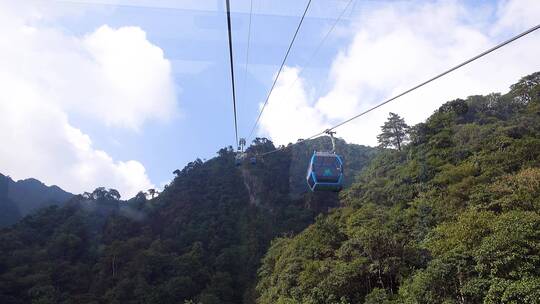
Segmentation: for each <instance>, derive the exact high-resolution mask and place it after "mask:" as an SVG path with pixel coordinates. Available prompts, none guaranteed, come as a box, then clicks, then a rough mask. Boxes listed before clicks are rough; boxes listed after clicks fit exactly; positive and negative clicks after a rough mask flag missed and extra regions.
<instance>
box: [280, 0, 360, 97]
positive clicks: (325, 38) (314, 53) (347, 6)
mask: <svg viewBox="0 0 540 304" xmlns="http://www.w3.org/2000/svg"><path fill="white" fill-rule="evenodd" d="M352 2H353V0H349V2H348V3H347V5H346V6H345V8H344V9H343V11H342V12H341V14H339V16H338V18H337V19H336V20H335V22H334V23H333V24H332V26H331V27H330V29H329V30H328V32H326V34H325V35H324V37H323V39H322V40H321V41H320V42H319V45H317V47H316V48H315V50H314V51H313V53H311V56H310V57H309V59H308V60H307V61H306V62H305V63H304V65H303V66H302V67H301V68H300V69H299V70H298V73H296V77H295V78H294V80H293V82H292V83H291V85H290V86H289V87H288V88H287V90H286V91H285V94H286V95H285V96H288V94H287V93H288V92H289V91H290V90H291V89H292V87H293V86H294V85H295V84H296V81H298V79H299V78H300V75H301V74H302V72H304V71H305V70H306V68H307V67H309V65H310V64H311V61H312V60H313V59H314V58H315V56H316V55H317V53H319V51H320V49H321V47H322V46H323V45H324V44H325V43H326V40H327V39H328V37H330V34H331V33H332V32H333V31H334V29H335V28H336V26H337V25H338V23H339V22H340V21H341V18H343V15H345V12H346V11H347V9H348V8H349V6H350V5H351V3H352ZM351 12H352V10H351Z"/></svg>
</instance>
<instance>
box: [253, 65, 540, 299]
mask: <svg viewBox="0 0 540 304" xmlns="http://www.w3.org/2000/svg"><path fill="white" fill-rule="evenodd" d="M392 120H393V121H399V119H398V117H397V116H394V115H392V116H391V117H390V120H389V122H391V121H392ZM385 129H386V130H388V129H389V128H388V125H387V124H385V126H384V127H383V134H385ZM409 135H410V139H411V142H410V144H408V145H405V146H401V147H400V145H398V144H397V141H394V143H396V144H393V145H394V146H395V148H396V149H395V150H385V151H384V152H382V153H381V154H380V155H378V156H377V157H376V158H375V159H374V160H373V162H371V164H370V165H369V166H368V168H367V169H366V170H364V171H363V173H362V174H361V175H360V176H359V178H358V181H357V182H356V183H355V184H354V185H353V186H352V187H351V188H350V189H348V190H347V191H344V192H343V194H342V196H341V199H342V202H343V204H344V205H345V206H344V207H343V208H339V209H335V210H333V211H332V212H331V213H330V214H328V215H327V216H321V217H319V218H318V219H317V221H316V223H315V224H313V225H311V226H310V227H308V228H307V229H305V230H304V231H303V232H302V233H300V234H299V235H297V236H289V237H282V238H278V239H275V240H274V241H273V242H272V246H271V248H270V249H269V251H268V252H267V253H266V255H265V257H264V260H263V265H262V267H261V268H260V269H259V273H258V276H259V281H258V285H257V291H258V293H259V298H258V303H261V304H267V303H268V304H270V303H288V304H289V303H290V304H292V303H310V304H311V303H340V304H345V303H540V302H539V301H540V214H539V211H540V73H536V74H533V75H530V76H527V77H525V78H523V79H522V80H521V81H520V82H519V83H517V84H515V85H513V86H512V87H511V91H510V92H509V93H508V94H505V95H500V94H491V95H488V96H471V97H469V98H467V99H466V100H461V99H458V100H454V101H451V102H448V103H446V104H444V105H443V106H442V107H441V108H440V109H439V110H438V111H437V112H436V113H434V114H433V115H432V116H431V117H430V118H429V119H427V121H426V122H425V123H420V124H418V125H416V126H414V127H413V128H411V129H410V131H409ZM387 142H388V141H383V143H387Z"/></svg>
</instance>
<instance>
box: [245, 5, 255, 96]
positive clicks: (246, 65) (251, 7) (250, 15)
mask: <svg viewBox="0 0 540 304" xmlns="http://www.w3.org/2000/svg"><path fill="white" fill-rule="evenodd" d="M252 16H253V0H250V1H249V24H248V36H247V50H246V64H245V69H244V82H243V86H244V87H243V88H242V92H243V95H244V96H247V94H246V90H245V89H246V82H247V75H248V65H249V46H250V43H251V17H252Z"/></svg>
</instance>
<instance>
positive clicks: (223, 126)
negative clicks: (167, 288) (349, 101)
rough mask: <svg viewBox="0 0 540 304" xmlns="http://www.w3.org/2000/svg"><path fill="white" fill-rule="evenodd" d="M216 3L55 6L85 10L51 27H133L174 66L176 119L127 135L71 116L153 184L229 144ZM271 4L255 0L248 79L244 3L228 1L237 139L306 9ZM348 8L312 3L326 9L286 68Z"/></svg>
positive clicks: (220, 15) (325, 60)
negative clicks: (131, 162)
mask: <svg viewBox="0 0 540 304" xmlns="http://www.w3.org/2000/svg"><path fill="white" fill-rule="evenodd" d="M214 2H215V3H216V4H215V5H208V7H205V5H200V6H199V7H198V6H197V5H194V7H191V8H186V9H183V8H182V4H177V5H171V6H169V5H164V6H165V7H164V8H161V7H159V6H158V7H152V4H149V3H147V4H149V5H148V6H146V5H128V4H125V5H103V4H80V3H75V4H74V3H61V5H64V6H72V7H73V6H74V7H80V6H84V7H85V8H86V10H85V13H84V15H83V16H82V17H81V16H74V17H73V16H66V17H64V18H61V19H60V20H57V21H56V22H58V24H56V26H59V27H61V28H63V29H64V30H65V31H68V32H71V33H73V34H74V35H84V34H86V33H89V32H92V31H93V30H95V29H96V28H98V27H99V26H101V25H103V24H107V25H109V26H111V27H113V28H118V27H122V26H139V27H141V28H142V29H143V30H144V31H145V32H146V33H147V37H148V40H149V41H150V42H152V43H153V44H155V45H157V46H159V47H160V48H161V49H162V50H163V51H164V56H165V58H167V59H169V60H170V61H171V62H172V66H173V75H174V80H175V83H176V85H177V88H178V106H179V109H180V112H181V113H180V115H178V116H177V117H176V118H175V119H174V120H172V121H170V122H167V123H161V122H149V123H147V124H145V126H144V128H143V129H142V130H141V132H132V131H131V130H125V129H115V128H107V127H100V125H96V124H94V123H93V121H92V120H86V121H85V118H84V117H76V118H74V119H75V120H76V121H77V126H78V127H80V128H81V129H83V130H85V132H86V133H87V134H88V135H90V137H91V138H92V139H93V142H94V145H95V146H96V147H97V148H99V149H103V150H105V151H107V153H109V154H110V155H111V156H112V157H113V158H115V159H136V160H139V161H140V162H142V163H143V164H144V165H145V167H146V169H147V172H148V175H149V176H150V179H151V180H152V181H154V182H155V183H162V182H165V181H169V180H170V179H171V177H172V171H173V170H174V169H176V168H182V167H183V166H184V165H185V164H186V163H187V162H189V161H192V160H193V159H195V158H197V157H200V158H211V157H213V156H215V152H216V151H217V150H219V149H220V148H221V147H224V146H227V145H232V144H233V142H234V132H233V120H232V117H233V116H232V104H231V103H232V99H231V84H230V74H229V73H230V72H229V61H228V60H229V57H228V56H229V55H228V48H227V43H228V40H227V39H228V37H227V31H226V19H225V10H224V5H222V4H223V3H224V2H222V1H214ZM274 2H275V1H274ZM275 4H277V2H276V3H272V6H273V7H272V8H271V9H268V7H269V6H270V2H269V1H257V0H254V8H253V9H254V14H253V15H252V37H251V43H250V58H249V61H250V64H248V74H247V76H246V73H245V62H246V52H247V39H248V37H247V35H248V24H249V1H245V0H244V1H232V8H231V9H232V12H233V14H232V22H233V42H234V46H233V48H234V52H235V53H234V60H235V72H236V85H237V95H238V115H239V117H238V119H239V132H240V135H241V136H247V133H248V132H249V130H251V127H252V126H253V123H254V121H255V117H256V115H257V113H258V103H259V102H261V101H263V100H264V98H265V97H266V94H267V92H268V89H269V87H270V86H271V81H272V76H273V74H274V73H275V72H276V71H277V69H278V68H279V66H278V65H279V63H280V62H281V60H282V58H283V56H284V53H285V50H286V48H287V47H288V43H289V41H290V39H291V37H292V35H293V32H294V30H295V28H296V26H297V24H298V22H299V18H300V14H301V13H302V11H303V10H304V8H305V2H303V1H290V2H282V3H281V4H282V5H283V7H281V8H279V7H275ZM212 6H213V8H212ZM346 6H347V2H346V1H333V0H332V1H319V3H317V1H315V3H314V4H313V7H312V10H313V11H314V12H317V11H319V10H322V9H323V7H324V8H325V10H326V9H327V11H325V12H321V13H317V14H316V15H317V17H308V18H307V19H306V21H305V23H304V25H303V27H302V31H301V33H300V34H299V37H298V40H297V42H296V44H295V47H294V50H293V51H292V52H291V54H290V56H289V60H288V61H287V64H289V65H301V64H303V63H304V62H305V61H306V60H307V59H308V57H309V56H310V55H311V54H312V53H313V50H314V49H315V47H316V45H317V44H318V43H319V41H320V40H321V38H322V37H321V36H322V33H324V30H327V29H328V27H329V26H330V25H331V24H332V23H333V22H334V18H337V16H339V14H340V13H341V11H342V10H343V9H344V8H345V7H346ZM171 7H172V8H171ZM188 7H189V6H188ZM208 9H211V10H208ZM352 9H353V5H350V6H349V8H348V12H347V14H345V18H344V19H343V21H342V22H341V23H340V25H341V26H345V25H346V24H348V23H349V16H350V15H351V14H352ZM354 9H358V7H354ZM265 10H269V11H270V12H269V13H270V14H268V13H267V12H265ZM273 14H279V15H273ZM332 37H333V38H332V39H330V40H328V42H329V43H327V44H326V45H325V47H324V48H323V49H322V50H321V51H320V52H319V53H318V54H317V55H318V56H317V57H316V58H315V60H313V68H312V69H308V70H306V71H305V73H306V74H308V73H309V74H310V76H311V77H312V79H316V78H321V77H320V76H319V77H318V75H317V74H320V73H324V72H325V71H326V70H327V69H328V67H329V65H330V63H331V59H332V57H333V56H334V55H335V53H336V52H337V50H339V48H340V46H341V47H342V46H343V45H344V44H345V43H346V41H347V37H337V35H334V36H332ZM323 85H324V84H323Z"/></svg>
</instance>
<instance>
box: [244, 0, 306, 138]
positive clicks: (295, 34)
mask: <svg viewBox="0 0 540 304" xmlns="http://www.w3.org/2000/svg"><path fill="white" fill-rule="evenodd" d="M310 4H311V0H308V3H307V5H306V9H305V10H304V13H303V14H302V18H301V19H300V22H299V23H298V26H297V27H296V31H295V32H294V35H293V38H292V40H291V43H290V44H289V47H288V49H287V52H286V53H285V57H283V61H282V62H281V66H280V67H279V70H278V73H277V75H276V77H275V78H274V82H273V83H272V87H271V88H270V91H269V92H268V95H266V100H265V101H264V104H263V106H262V108H261V111H260V112H259V115H258V116H257V119H256V120H255V124H254V125H253V128H252V129H251V132H249V136H248V139H251V137H252V135H253V132H254V131H255V129H256V128H257V125H258V124H259V120H260V119H261V116H262V113H263V112H264V109H265V108H266V105H267V104H268V100H269V99H270V96H271V95H272V91H273V90H274V87H275V86H276V82H277V80H278V78H279V75H280V74H281V71H282V70H283V66H284V65H285V61H287V57H288V56H289V52H290V51H291V48H292V46H293V44H294V41H295V39H296V36H297V35H298V31H299V30H300V27H301V26H302V23H303V22H304V18H305V17H306V13H307V11H308V9H309V6H310Z"/></svg>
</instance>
